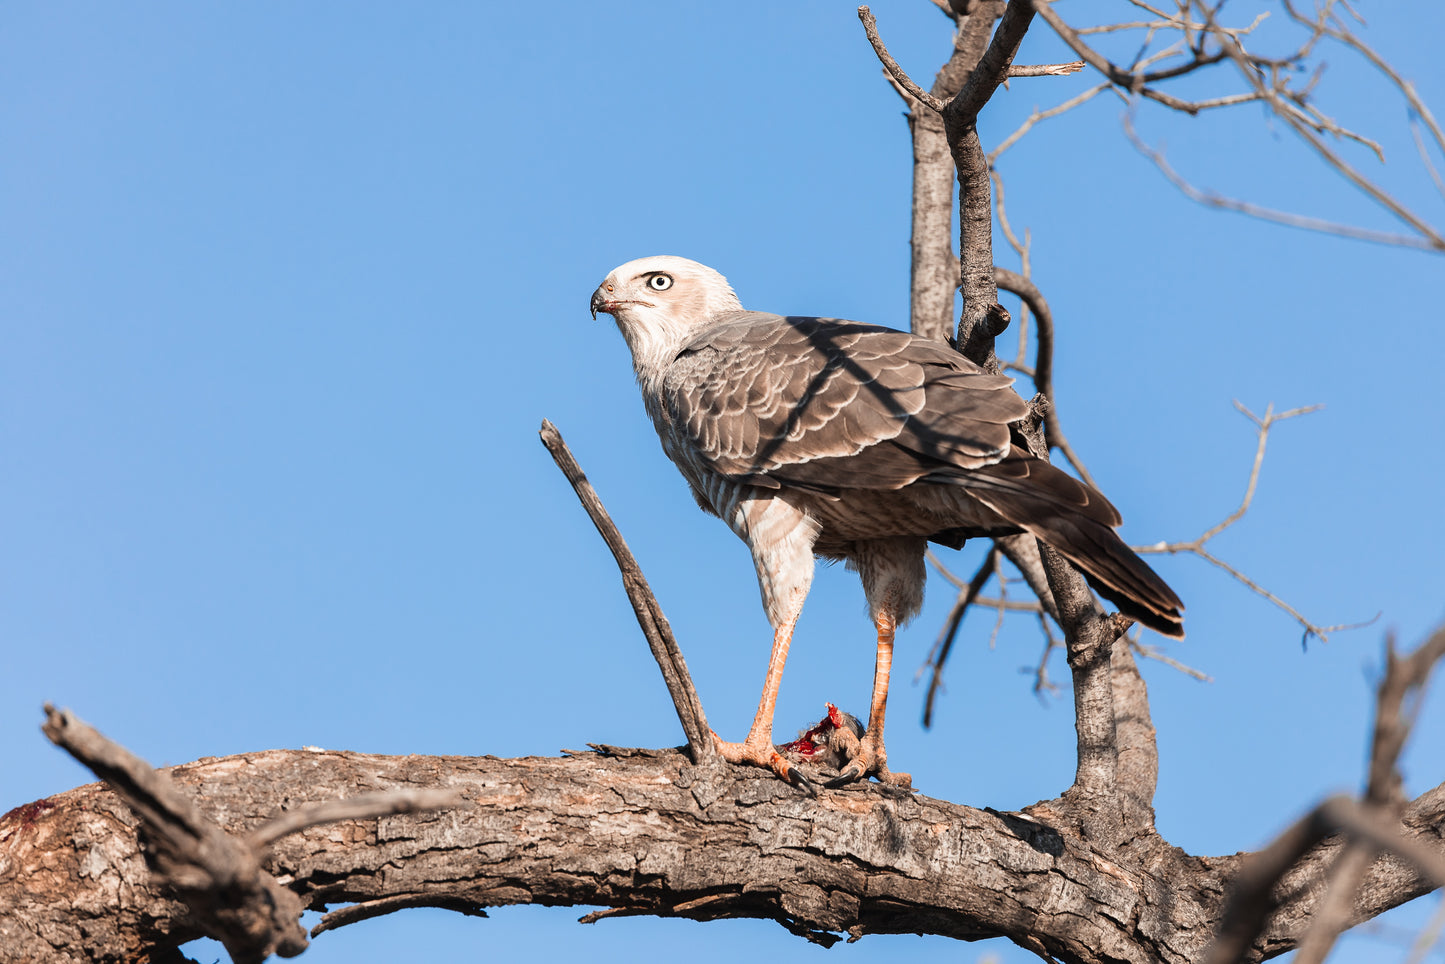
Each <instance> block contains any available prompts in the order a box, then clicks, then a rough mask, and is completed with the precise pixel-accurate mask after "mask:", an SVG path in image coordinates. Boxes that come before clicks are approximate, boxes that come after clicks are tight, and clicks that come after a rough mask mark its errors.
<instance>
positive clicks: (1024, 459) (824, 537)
mask: <svg viewBox="0 0 1445 964" xmlns="http://www.w3.org/2000/svg"><path fill="white" fill-rule="evenodd" d="M591 309H592V316H593V317H594V318H596V316H597V313H598V312H599V311H600V312H605V313H607V314H610V315H612V317H613V318H614V319H615V320H616V322H617V327H618V329H619V330H621V332H622V336H623V338H625V339H626V341H627V346H628V348H629V349H630V350H631V352H632V365H633V368H634V369H635V370H636V373H637V382H638V385H639V386H640V387H641V389H642V400H643V403H644V404H645V406H646V408H647V413H648V415H649V416H651V418H652V423H653V425H654V426H655V427H656V429H657V434H658V436H659V437H660V438H661V440H662V448H663V450H664V451H665V452H666V453H667V456H668V457H669V458H670V459H672V461H673V462H674V463H675V464H676V465H677V467H678V469H679V470H680V471H681V472H682V475H683V477H684V478H686V479H687V482H688V485H689V486H690V487H691V488H692V493H693V496H694V497H695V498H696V499H697V503H698V505H699V506H701V507H702V508H703V509H704V510H705V511H707V512H711V513H713V514H714V515H717V516H719V517H721V518H722V520H723V521H724V522H726V523H727V524H728V526H729V527H731V528H732V530H733V532H735V533H737V535H738V536H739V537H741V538H742V540H743V541H744V542H746V543H747V545H748V548H749V549H750V550H751V552H752V557H753V564H754V565H755V567H756V568H757V574H758V584H759V586H760V588H761V589H762V597H763V607H764V609H766V611H767V615H768V619H769V621H770V622H771V623H772V626H773V648H772V657H771V659H770V660H769V662H768V670H767V675H766V677H765V681H764V684H763V694H762V699H761V700H760V702H759V704H758V711H757V715H756V716H755V717H754V719H753V723H752V727H751V729H750V730H749V731H748V735H747V738H746V739H745V740H744V741H743V742H742V743H730V742H726V741H723V740H722V739H720V738H717V737H716V736H714V739H715V740H716V742H717V746H718V750H719V752H720V753H721V755H722V756H723V758H724V759H726V760H729V761H731V762H733V763H750V764H755V765H758V766H763V767H769V768H771V769H772V770H773V771H774V772H776V773H777V774H778V775H779V776H780V777H782V778H784V779H786V780H788V781H789V782H791V783H793V784H794V785H795V786H800V787H803V788H804V789H807V790H809V791H810V792H811V791H812V787H811V785H809V784H808V781H807V779H806V777H803V776H802V775H801V774H800V773H798V771H797V770H796V769H795V768H794V767H792V766H791V765H790V764H789V763H788V761H787V760H786V759H785V758H784V757H782V756H781V755H779V754H778V753H777V752H776V750H775V748H774V746H773V742H772V727H773V710H774V706H775V702H776V699H777V694H778V686H779V684H780V683H781V682H782V676H783V664H784V662H785V661H786V659H787V656H788V647H789V644H790V643H791V641H792V636H793V627H794V625H795V624H796V623H797V620H798V616H799V614H800V612H801V611H802V608H803V600H804V599H805V597H806V596H807V594H808V588H809V586H810V585H811V583H812V580H813V560H814V556H820V557H823V558H825V559H830V560H838V559H842V560H845V561H846V562H847V563H848V566H849V568H852V569H856V570H857V571H858V574H859V576H860V577H861V578H862V582H863V591H864V594H865V596H866V597H867V600H868V609H869V612H870V614H871V616H872V619H873V624H874V627H875V628H876V630H877V654H876V661H875V668H874V676H873V695H872V701H871V704H870V706H869V715H868V727H867V730H866V732H865V733H864V735H863V738H862V739H861V740H858V741H853V743H854V744H855V746H854V747H853V750H852V754H853V755H852V758H851V760H849V762H848V763H847V765H846V766H845V767H844V769H843V772H842V773H841V774H840V775H839V776H838V777H837V778H836V779H834V780H831V781H829V782H828V783H827V784H826V785H827V786H837V785H841V784H843V783H846V782H849V781H852V780H857V779H860V778H862V777H865V776H868V775H873V776H875V777H877V778H878V779H879V780H881V781H885V782H892V783H896V784H901V785H907V784H908V783H909V778H908V775H907V774H903V773H892V772H891V771H890V770H889V769H888V763H887V759H888V758H887V753H886V751H885V748H884V743H883V723H884V712H885V709H886V706H887V698H888V678H889V672H890V669H891V666H892V658H893V638H894V632H895V630H896V629H897V627H898V626H900V625H901V624H903V623H905V622H907V621H908V620H909V619H911V618H912V617H913V616H915V615H916V614H917V613H918V611H919V609H920V608H921V607H922V604H923V583H924V578H925V572H924V550H925V548H926V546H927V543H928V541H929V540H934V541H938V542H942V543H943V544H946V545H952V546H955V547H956V546H958V545H961V544H962V541H963V539H966V538H968V537H971V536H999V535H1005V534H1014V533H1019V532H1027V533H1029V534H1031V535H1033V536H1036V537H1037V538H1038V539H1040V540H1041V541H1043V542H1044V543H1047V544H1048V545H1050V546H1052V547H1053V548H1054V549H1056V550H1058V552H1060V553H1061V554H1062V555H1063V556H1064V557H1065V558H1066V559H1068V560H1069V561H1070V562H1071V563H1073V564H1074V566H1075V567H1077V568H1078V569H1079V570H1080V571H1082V572H1083V573H1084V575H1085V577H1086V578H1087V579H1088V580H1089V582H1090V584H1092V585H1093V587H1094V588H1095V589H1096V590H1097V591H1098V592H1099V593H1100V594H1101V595H1103V596H1104V597H1105V598H1106V599H1108V600H1110V601H1111V602H1113V603H1114V604H1115V605H1117V606H1118V607H1119V609H1120V610H1121V611H1122V612H1123V613H1124V614H1126V615H1128V616H1130V617H1133V618H1134V619H1136V620H1138V621H1139V622H1141V623H1143V624H1144V625H1146V626H1149V627H1150V628H1152V629H1155V630H1158V631H1159V632H1161V633H1163V634H1165V635H1168V636H1183V635H1184V633H1183V629H1182V618H1181V616H1180V610H1181V609H1182V608H1183V604H1182V603H1181V602H1180V601H1179V597H1178V596H1176V595H1175V594H1174V592H1173V591H1172V590H1171V589H1170V588H1169V587H1168V586H1167V585H1166V584H1165V583H1164V581H1163V580H1162V579H1160V578H1159V577H1158V576H1157V575H1155V573H1154V572H1153V570H1151V569H1150V568H1149V567H1148V566H1146V565H1145V564H1144V563H1143V562H1142V561H1141V560H1140V559H1139V557H1138V556H1136V555H1134V553H1133V552H1131V551H1130V550H1129V548H1128V547H1127V546H1126V545H1125V544H1124V543H1123V541H1122V540H1121V539H1120V538H1119V537H1118V535H1116V534H1115V532H1114V527H1115V526H1118V525H1119V523H1120V518H1119V513H1118V512H1117V511H1116V510H1115V509H1114V507H1113V506H1112V505H1110V504H1109V501H1108V500H1107V499H1105V498H1104V497H1103V496H1102V495H1100V494H1099V493H1098V492H1097V491H1095V490H1094V489H1092V488H1091V487H1089V486H1087V485H1085V484H1084V483H1082V482H1080V481H1078V480H1077V479H1075V478H1073V477H1072V476H1070V475H1068V474H1066V473H1065V472H1062V471H1060V470H1059V469H1056V468H1054V467H1053V466H1052V465H1050V464H1049V463H1048V462H1046V461H1044V460H1042V459H1038V458H1035V457H1034V456H1033V455H1032V454H1030V452H1029V451H1028V448H1027V446H1026V445H1025V444H1024V443H1023V442H1022V440H1021V439H1020V438H1018V437H1016V436H1015V435H1014V434H1013V432H1012V430H1011V429H1010V423H1013V422H1017V421H1019V420H1020V419H1022V418H1023V417H1024V416H1025V415H1026V414H1027V412H1028V406H1027V404H1026V403H1025V402H1024V400H1023V399H1022V398H1020V397H1019V396H1018V395H1017V394H1015V393H1014V391H1013V389H1012V388H1011V387H1010V386H1011V385H1012V383H1013V380H1012V379H1010V378H1007V377H1005V376H1003V375H995V374H990V373H988V372H986V371H984V370H983V369H982V368H980V367H979V366H978V365H975V364H974V363H973V362H971V361H969V360H968V359H967V358H965V357H963V356H962V355H960V354H959V353H958V352H956V351H954V350H953V348H951V347H950V346H948V345H946V344H944V343H942V342H939V341H934V340H932V339H928V338H920V337H917V336H914V335H910V334H908V333H906V332H901V331H896V330H894V329H891V328H882V327H878V326H875V325H865V324H859V323H857V322H852V321H840V320H836V319H830V318H805V317H791V316H790V317H784V316H781V315H774V314H766V313H763V312H757V311H746V310H744V309H743V306H742V304H741V303H740V302H739V301H738V298H737V296H736V295H735V294H734V293H733V289H732V288H731V287H730V286H729V285H728V283H727V279H725V278H724V277H723V276H722V275H720V274H718V273H717V272H716V271H714V270H713V269H711V268H709V267H707V266H705V265H702V264H698V263H697V262H695V261H689V260H688V259H686V258H679V257H674V256H660V257H651V258H641V259H639V260H636V261H629V262H628V263H627V264H624V265H622V266H621V267H619V268H616V269H615V270H613V271H612V273H611V274H609V275H608V276H607V277H606V279H604V280H603V282H602V284H601V285H599V286H598V288H597V290H596V291H595V292H594V293H593V295H592V302H591Z"/></svg>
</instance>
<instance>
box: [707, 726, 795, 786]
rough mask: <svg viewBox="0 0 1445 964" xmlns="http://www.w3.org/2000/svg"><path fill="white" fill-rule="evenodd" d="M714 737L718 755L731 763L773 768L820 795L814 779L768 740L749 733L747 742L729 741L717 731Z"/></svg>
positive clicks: (783, 776) (782, 775)
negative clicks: (788, 759)
mask: <svg viewBox="0 0 1445 964" xmlns="http://www.w3.org/2000/svg"><path fill="white" fill-rule="evenodd" d="M712 739H713V744H714V745H715V746H716V747H717V751H718V755H719V756H721V757H722V758H723V759H724V760H726V761H728V762H729V763H737V764H741V765H745V766H755V767H763V768H764V769H767V770H772V771H773V772H774V773H776V774H777V775H778V776H779V777H781V778H782V779H783V780H785V781H786V782H787V783H788V784H790V785H791V786H794V787H797V788H798V789H799V790H802V791H803V792H804V793H806V794H807V795H808V796H810V797H816V796H817V795H818V790H817V788H816V787H815V786H813V783H812V781H811V780H809V779H808V778H807V777H805V776H803V774H802V773H801V772H800V771H799V770H798V769H797V768H796V767H793V766H792V765H790V764H789V763H788V761H787V760H785V759H783V757H782V756H781V755H780V754H779V753H778V751H777V750H775V749H773V745H772V744H771V743H769V742H767V741H766V740H761V741H756V740H754V739H753V738H752V735H751V734H749V738H748V740H747V741H746V742H743V743H729V742H728V741H727V740H724V739H723V738H722V737H720V736H718V735H717V733H716V732H714V733H713V735H712Z"/></svg>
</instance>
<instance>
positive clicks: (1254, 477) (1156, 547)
mask: <svg viewBox="0 0 1445 964" xmlns="http://www.w3.org/2000/svg"><path fill="white" fill-rule="evenodd" d="M1234 407H1235V408H1236V409H1238V411H1239V412H1240V413H1241V414H1242V415H1244V416H1245V417H1246V418H1248V419H1249V420H1250V421H1252V422H1254V424H1255V427H1256V430H1257V442H1256V445H1255V450H1254V461H1253V463H1252V464H1251V465H1250V469H1249V481H1248V483H1246V485H1245V487H1244V497H1243V498H1242V499H1241V500H1240V503H1239V505H1238V507H1236V508H1235V510H1234V511H1233V512H1231V513H1230V514H1229V515H1227V516H1225V517H1224V518H1223V519H1222V520H1220V521H1219V522H1217V523H1215V524H1214V525H1213V526H1211V527H1209V528H1208V529H1206V530H1205V531H1204V532H1203V533H1202V534H1201V535H1199V536H1198V537H1196V538H1194V539H1190V540H1188V541H1181V542H1163V541H1160V542H1156V543H1154V544H1153V545H1149V546H1131V547H1130V548H1131V549H1133V550H1134V551H1135V552H1137V553H1139V554H1140V555H1148V554H1151V553H1166V552H1167V553H1169V554H1170V555H1178V554H1179V553H1189V554H1191V555H1194V556H1197V557H1199V558H1200V559H1203V560H1204V561H1205V562H1207V563H1209V564H1210V565H1212V566H1217V567H1218V568H1220V569H1223V570H1224V571H1225V572H1227V573H1229V574H1230V576H1232V577H1233V578H1234V579H1235V580H1236V581H1237V582H1239V583H1241V584H1242V585H1244V586H1246V587H1247V588H1248V589H1250V590H1251V591H1252V592H1254V593H1255V594H1256V595H1259V596H1262V597H1264V598H1265V599H1268V600H1269V601H1270V602H1272V603H1274V605H1275V606H1277V607H1279V608H1280V609H1283V610H1284V611H1285V612H1287V613H1289V614H1290V616H1292V617H1294V619H1295V621H1296V622H1298V623H1299V624H1300V625H1301V626H1303V627H1304V631H1305V634H1304V639H1305V642H1306V643H1307V642H1308V641H1309V640H1310V638H1311V637H1314V638H1316V639H1319V640H1320V641H1321V642H1328V641H1329V638H1330V637H1329V634H1330V633H1334V632H1339V631H1340V630H1344V629H1358V628H1360V627H1361V626H1367V625H1369V623H1370V622H1373V620H1368V621H1366V622H1360V623H1340V624H1337V625H1332V626H1322V625H1319V624H1317V623H1314V622H1311V621H1310V620H1309V619H1306V618H1305V617H1304V615H1303V614H1301V613H1300V612H1299V610H1297V609H1295V608H1294V607H1293V606H1291V605H1290V604H1289V603H1287V602H1285V601H1284V600H1283V599H1281V598H1280V597H1278V596H1276V595H1275V594H1274V593H1272V592H1270V591H1269V590H1268V589H1265V588H1264V587H1263V586H1261V585H1260V584H1259V583H1258V582H1256V581H1255V580H1253V579H1251V578H1250V577H1249V576H1247V575H1245V574H1244V573H1243V572H1241V571H1240V570H1239V569H1236V568H1235V567H1234V566H1232V565H1230V564H1229V563H1227V562H1225V561H1224V560H1223V559H1220V558H1219V557H1218V556H1215V555H1214V554H1213V553H1211V552H1210V551H1209V550H1208V549H1206V548H1205V546H1206V544H1207V543H1208V542H1209V540H1211V539H1213V538H1214V537H1215V536H1217V535H1219V534H1220V533H1221V532H1223V531H1224V530H1225V529H1228V528H1229V527H1230V526H1232V525H1234V524H1235V523H1236V522H1238V521H1239V520H1240V519H1242V518H1244V515H1245V513H1246V512H1248V511H1249V507H1250V504H1251V503H1252V502H1253V501H1254V491H1255V488H1256V487H1257V486H1258V485H1259V472H1260V468H1261V467H1262V466H1263V465H1264V452H1265V446H1266V445H1267V443H1268V442H1269V431H1270V429H1271V428H1273V427H1274V424H1275V423H1276V422H1282V421H1284V420H1285V419H1289V418H1295V417H1297V416H1300V415H1308V414H1310V413H1311V412H1317V411H1319V410H1320V409H1321V408H1323V407H1324V406H1323V405H1305V406H1302V407H1300V408H1292V409H1290V410H1289V411H1286V412H1279V413H1277V414H1276V413H1275V411H1274V405H1273V404H1271V405H1269V406H1268V407H1267V408H1266V409H1265V412H1264V417H1263V418H1261V417H1259V416H1258V415H1255V414H1254V413H1253V412H1251V411H1250V410H1249V409H1247V408H1245V407H1244V406H1243V405H1241V404H1240V403H1239V401H1238V400H1236V401H1235V403H1234Z"/></svg>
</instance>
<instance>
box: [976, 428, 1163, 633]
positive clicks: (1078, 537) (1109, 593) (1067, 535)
mask: <svg viewBox="0 0 1445 964" xmlns="http://www.w3.org/2000/svg"><path fill="white" fill-rule="evenodd" d="M1015 452H1018V450H1017V449H1015ZM950 481H954V482H956V483H961V484H962V485H963V486H964V487H965V488H967V489H968V492H969V494H970V495H972V496H973V497H974V498H976V499H978V500H979V501H980V502H982V503H984V504H985V505H987V506H988V507H989V508H990V509H993V510H994V511H995V512H997V513H998V514H999V515H1001V516H1003V517H1004V518H1005V519H1007V520H1008V521H1009V522H1011V523H1013V524H1014V525H1017V526H1018V527H1019V528H1021V529H1023V530H1025V531H1026V532H1028V533H1030V534H1031V535H1033V536H1036V537H1037V538H1039V539H1041V540H1042V541H1043V542H1045V543H1047V544H1048V545H1050V546H1053V547H1054V548H1055V549H1057V550H1058V551H1059V552H1060V553H1061V554H1063V556H1064V558H1066V559H1068V560H1069V561H1070V562H1071V563H1073V564H1074V565H1075V566H1076V567H1077V568H1078V569H1079V571H1081V572H1082V573H1083V574H1084V576H1085V578H1087V579H1088V580H1089V585H1091V586H1093V587H1094V589H1095V590H1096V591H1098V593H1099V595H1101V596H1103V597H1104V598H1105V599H1107V600H1109V601H1110V602H1111V603H1113V604H1114V605H1116V606H1118V607H1119V611H1120V612H1121V613H1123V614H1124V615H1126V616H1129V617H1131V618H1132V619H1135V620H1137V621H1139V622H1140V623H1142V624H1144V625H1145V626H1148V627H1149V628H1150V629H1152V630H1155V631H1156V632H1159V633H1163V634H1164V635H1165V636H1173V637H1175V638H1183V636H1184V617H1183V616H1182V615H1181V610H1183V609H1184V603H1182V602H1180V600H1179V597H1178V596H1176V595H1175V594H1174V590H1172V589H1170V588H1169V586H1168V584H1167V583H1165V582H1164V580H1163V579H1160V578H1159V576H1158V574H1156V573H1155V572H1154V570H1153V569H1150V568H1149V567H1148V566H1147V565H1146V564H1145V563H1144V560H1142V559H1140V558H1139V557H1138V556H1137V555H1135V554H1134V551H1133V550H1132V549H1130V548H1129V547H1128V546H1127V545H1125V544H1124V540H1122V539H1120V538H1119V536H1118V534H1117V533H1115V532H1114V527H1115V526H1117V525H1118V524H1119V523H1120V522H1121V521H1122V520H1121V519H1120V518H1119V513H1118V511H1117V510H1116V509H1115V508H1114V507H1113V506H1112V505H1110V504H1109V500H1108V499H1106V498H1104V497H1103V495H1101V494H1100V493H1099V492H1098V491H1096V490H1095V489H1093V488H1091V487H1089V486H1088V485H1085V484H1084V483H1083V482H1080V481H1079V480H1078V479H1076V478H1074V477H1073V476H1071V475H1069V474H1068V473H1066V472H1063V471H1061V470H1059V469H1057V468H1055V467H1054V466H1052V465H1050V464H1049V463H1048V462H1045V461H1043V460H1041V459H1035V458H1033V457H1031V456H1028V455H1026V454H1024V453H1022V452H1018V454H1012V453H1011V456H1010V457H1007V458H1005V459H1004V460H1003V461H1001V462H997V463H995V464H993V465H989V466H984V467H982V468H977V469H973V470H971V471H969V472H967V473H962V474H961V477H959V478H956V479H951V480H950Z"/></svg>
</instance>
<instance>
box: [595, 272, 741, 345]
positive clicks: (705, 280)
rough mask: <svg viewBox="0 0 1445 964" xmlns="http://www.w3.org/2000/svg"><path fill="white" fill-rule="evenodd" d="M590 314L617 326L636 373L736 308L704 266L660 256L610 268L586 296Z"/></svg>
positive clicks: (728, 289) (728, 290)
mask: <svg viewBox="0 0 1445 964" xmlns="http://www.w3.org/2000/svg"><path fill="white" fill-rule="evenodd" d="M591 308H592V317H594V318H595V317H597V313H598V312H599V311H600V312H603V313H604V314H609V315H611V316H612V317H613V319H614V320H615V321H616V322H617V327H618V328H619V329H620V330H621V331H622V334H623V337H625V338H626V339H627V345H628V347H629V348H631V349H632V360H633V364H634V365H635V366H636V367H637V369H638V371H639V372H640V371H642V370H643V369H644V368H645V367H648V366H650V365H652V364H657V363H664V361H663V358H662V356H663V355H665V354H666V353H667V352H668V351H672V352H674V353H675V352H676V350H677V349H678V348H680V347H682V345H683V344H684V343H685V342H686V341H687V339H688V337H689V334H690V333H691V332H693V331H695V330H697V329H699V328H703V327H706V326H707V325H708V324H710V323H711V322H712V321H713V320H714V319H716V318H717V317H719V316H721V315H724V314H726V313H728V312H731V311H740V310H741V309H742V305H741V304H740V303H739V302H738V297H737V295H735V294H733V289H732V288H731V287H729V285H728V282H727V279H726V278H724V277H723V276H722V275H720V274H718V273H717V272H716V271H714V270H713V269H711V268H709V267H708V266H707V265H705V264H698V263H697V262H696V261H689V260H688V259H687V258H679V257H676V256H675V255H670V254H664V255H655V256H653V257H651V258H638V259H637V260H636V261H629V262H627V263H626V264H624V265H622V266H621V267H618V268H614V269H613V270H612V273H611V274H609V275H608V276H607V277H606V278H604V279H603V281H602V284H600V285H598V286H597V290H596V291H594V292H593V293H592V303H591ZM669 360H670V359H669Z"/></svg>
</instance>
